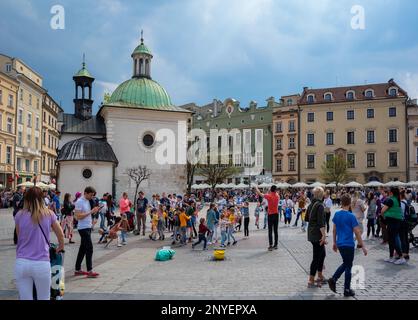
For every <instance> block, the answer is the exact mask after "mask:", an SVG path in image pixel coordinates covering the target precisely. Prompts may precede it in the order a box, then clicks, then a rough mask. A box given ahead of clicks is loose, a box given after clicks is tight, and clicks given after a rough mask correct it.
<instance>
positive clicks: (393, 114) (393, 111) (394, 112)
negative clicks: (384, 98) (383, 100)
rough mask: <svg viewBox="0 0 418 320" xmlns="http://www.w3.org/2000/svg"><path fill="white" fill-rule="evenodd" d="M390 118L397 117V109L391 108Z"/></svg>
mask: <svg viewBox="0 0 418 320" xmlns="http://www.w3.org/2000/svg"><path fill="white" fill-rule="evenodd" d="M389 117H391V118H393V117H396V107H390V108H389Z"/></svg>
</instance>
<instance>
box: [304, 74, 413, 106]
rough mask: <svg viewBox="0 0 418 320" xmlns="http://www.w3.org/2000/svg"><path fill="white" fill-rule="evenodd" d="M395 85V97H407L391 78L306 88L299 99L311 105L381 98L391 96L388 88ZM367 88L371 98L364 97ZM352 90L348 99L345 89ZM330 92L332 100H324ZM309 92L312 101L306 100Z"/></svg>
mask: <svg viewBox="0 0 418 320" xmlns="http://www.w3.org/2000/svg"><path fill="white" fill-rule="evenodd" d="M391 87H395V88H398V95H397V97H396V98H400V97H405V98H406V97H407V96H408V94H407V93H406V91H405V90H403V89H402V88H401V87H400V86H398V85H397V84H396V82H395V81H393V80H392V79H391V80H389V81H388V82H387V83H377V84H367V85H361V86H351V87H335V88H324V89H308V88H305V89H304V90H303V93H302V96H301V98H300V100H299V104H300V105H312V104H321V103H336V102H349V101H363V100H376V99H383V98H393V97H392V96H390V95H389V88H391ZM368 89H373V90H374V97H373V98H366V96H365V92H366V90H368ZM350 90H352V91H354V92H355V97H354V100H348V99H347V98H346V93H347V91H350ZM328 92H331V93H332V100H331V101H326V100H325V99H324V94H326V93H328ZM310 94H314V95H315V98H314V99H315V100H314V102H313V103H309V102H308V96H309V95H310Z"/></svg>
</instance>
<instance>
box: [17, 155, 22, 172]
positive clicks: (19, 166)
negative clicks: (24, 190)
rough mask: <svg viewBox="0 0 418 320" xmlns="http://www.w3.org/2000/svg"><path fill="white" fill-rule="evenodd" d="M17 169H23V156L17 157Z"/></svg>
mask: <svg viewBox="0 0 418 320" xmlns="http://www.w3.org/2000/svg"><path fill="white" fill-rule="evenodd" d="M16 169H17V171H22V159H21V158H17V159H16Z"/></svg>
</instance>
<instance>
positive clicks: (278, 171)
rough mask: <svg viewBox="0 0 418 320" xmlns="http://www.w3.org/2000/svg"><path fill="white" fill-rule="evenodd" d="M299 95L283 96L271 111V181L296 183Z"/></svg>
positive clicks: (297, 170) (297, 177) (297, 178)
mask: <svg viewBox="0 0 418 320" xmlns="http://www.w3.org/2000/svg"><path fill="white" fill-rule="evenodd" d="M299 99H300V95H299V94H295V95H290V96H283V97H282V98H281V99H280V105H279V106H278V107H275V108H274V109H273V128H272V131H273V180H274V181H282V182H287V183H291V184H292V183H296V182H297V181H298V180H299V176H298V172H299V169H298V163H299V162H298V154H299V153H298V146H299V142H298V130H299V123H298V119H299V117H298V113H299V111H298V101H299Z"/></svg>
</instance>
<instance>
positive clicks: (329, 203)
mask: <svg viewBox="0 0 418 320" xmlns="http://www.w3.org/2000/svg"><path fill="white" fill-rule="evenodd" d="M331 209H332V199H331V196H330V192H329V190H327V191H326V192H325V197H324V211H325V221H326V223H327V233H329V220H330V218H331Z"/></svg>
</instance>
